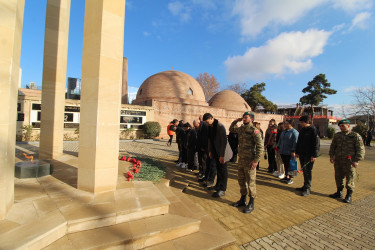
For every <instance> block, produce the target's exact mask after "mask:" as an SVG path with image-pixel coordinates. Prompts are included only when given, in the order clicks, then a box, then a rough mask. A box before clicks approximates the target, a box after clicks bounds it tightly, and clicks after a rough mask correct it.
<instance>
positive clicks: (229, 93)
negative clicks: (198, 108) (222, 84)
mask: <svg viewBox="0 0 375 250" xmlns="http://www.w3.org/2000/svg"><path fill="white" fill-rule="evenodd" d="M208 104H209V105H210V107H215V108H222V109H227V110H235V111H244V112H245V111H250V110H251V108H250V106H249V104H247V102H246V101H245V99H243V98H242V96H240V95H239V94H237V93H236V92H234V91H233V90H223V91H220V92H219V93H216V94H215V95H214V96H213V97H212V98H211V99H210V100H209V101H208Z"/></svg>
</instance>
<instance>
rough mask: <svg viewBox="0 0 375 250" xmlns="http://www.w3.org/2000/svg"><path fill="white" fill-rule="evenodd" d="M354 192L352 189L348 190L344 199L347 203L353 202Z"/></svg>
mask: <svg viewBox="0 0 375 250" xmlns="http://www.w3.org/2000/svg"><path fill="white" fill-rule="evenodd" d="M352 194H353V191H352V190H348V191H347V193H346V196H345V199H344V202H345V203H352Z"/></svg>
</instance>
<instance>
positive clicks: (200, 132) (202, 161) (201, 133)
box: [193, 120, 208, 182]
mask: <svg viewBox="0 0 375 250" xmlns="http://www.w3.org/2000/svg"><path fill="white" fill-rule="evenodd" d="M193 125H194V127H195V129H196V131H197V148H196V151H197V152H198V162H199V174H198V181H199V182H202V181H205V177H206V176H205V174H206V163H207V151H208V146H207V143H208V127H207V124H206V123H205V122H203V121H197V120H194V122H193Z"/></svg>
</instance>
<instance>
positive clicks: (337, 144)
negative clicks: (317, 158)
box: [329, 131, 365, 162]
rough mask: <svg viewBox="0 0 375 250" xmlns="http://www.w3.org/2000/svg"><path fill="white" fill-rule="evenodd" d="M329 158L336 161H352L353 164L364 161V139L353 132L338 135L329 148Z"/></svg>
mask: <svg viewBox="0 0 375 250" xmlns="http://www.w3.org/2000/svg"><path fill="white" fill-rule="evenodd" d="M329 156H330V157H331V158H335V159H352V161H353V162H358V161H360V160H362V159H363V158H364V156H365V147H364V146H363V141H362V137H361V136H360V135H359V134H358V133H356V132H352V131H349V132H338V133H336V134H335V136H334V137H333V140H332V143H331V147H330V148H329ZM349 156H350V157H349Z"/></svg>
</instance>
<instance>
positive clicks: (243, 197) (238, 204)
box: [232, 195, 246, 207]
mask: <svg viewBox="0 0 375 250" xmlns="http://www.w3.org/2000/svg"><path fill="white" fill-rule="evenodd" d="M232 206H233V207H244V206H246V195H241V199H240V200H239V201H237V202H235V203H232Z"/></svg>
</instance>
